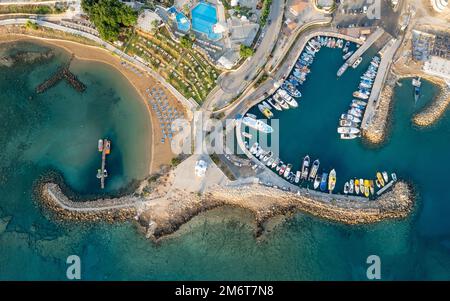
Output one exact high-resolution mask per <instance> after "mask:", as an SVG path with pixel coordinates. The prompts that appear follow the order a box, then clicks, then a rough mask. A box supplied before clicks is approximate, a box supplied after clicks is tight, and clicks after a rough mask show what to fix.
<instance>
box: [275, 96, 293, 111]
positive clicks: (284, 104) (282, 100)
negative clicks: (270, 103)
mask: <svg viewBox="0 0 450 301" xmlns="http://www.w3.org/2000/svg"><path fill="white" fill-rule="evenodd" d="M273 99H274V100H275V101H276V102H277V103H278V104H279V105H280V106H281V107H282V108H283V109H285V110H288V109H289V105H288V104H287V103H286V102H285V101H284V99H283V98H281V96H280V95H279V94H278V93H275V94H274V95H273Z"/></svg>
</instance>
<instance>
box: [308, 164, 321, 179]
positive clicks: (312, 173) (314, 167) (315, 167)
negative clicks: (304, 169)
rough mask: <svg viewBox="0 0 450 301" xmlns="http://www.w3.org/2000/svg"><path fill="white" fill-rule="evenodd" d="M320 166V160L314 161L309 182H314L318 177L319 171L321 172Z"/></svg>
mask: <svg viewBox="0 0 450 301" xmlns="http://www.w3.org/2000/svg"><path fill="white" fill-rule="evenodd" d="M319 165H320V161H319V159H316V160H314V162H313V164H312V167H311V172H310V173H309V180H310V181H313V180H314V179H315V177H316V175H317V171H318V170H319Z"/></svg>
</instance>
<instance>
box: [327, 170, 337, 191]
mask: <svg viewBox="0 0 450 301" xmlns="http://www.w3.org/2000/svg"><path fill="white" fill-rule="evenodd" d="M335 186H336V171H335V170H334V169H332V170H331V171H330V176H329V179H328V191H329V192H330V193H332V192H333V190H334V187H335Z"/></svg>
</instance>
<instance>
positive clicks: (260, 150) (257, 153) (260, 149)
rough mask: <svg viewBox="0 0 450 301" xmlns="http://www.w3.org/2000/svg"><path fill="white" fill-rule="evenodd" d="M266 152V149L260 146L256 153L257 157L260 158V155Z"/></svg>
mask: <svg viewBox="0 0 450 301" xmlns="http://www.w3.org/2000/svg"><path fill="white" fill-rule="evenodd" d="M263 153H264V150H263V149H262V148H261V147H258V151H257V152H256V154H255V157H257V158H258V159H259V157H261V155H262V154H263Z"/></svg>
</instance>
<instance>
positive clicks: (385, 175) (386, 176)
mask: <svg viewBox="0 0 450 301" xmlns="http://www.w3.org/2000/svg"><path fill="white" fill-rule="evenodd" d="M381 175H383V180H384V182H385V183H387V182H389V176H388V174H387V172H385V171H383V172H382V173H381Z"/></svg>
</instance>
